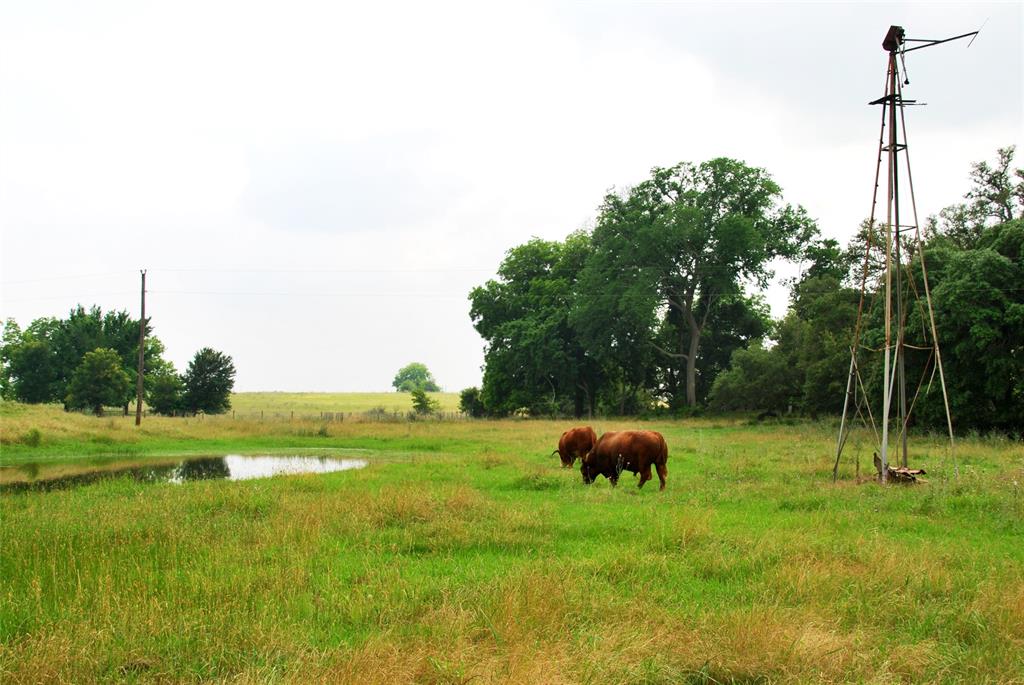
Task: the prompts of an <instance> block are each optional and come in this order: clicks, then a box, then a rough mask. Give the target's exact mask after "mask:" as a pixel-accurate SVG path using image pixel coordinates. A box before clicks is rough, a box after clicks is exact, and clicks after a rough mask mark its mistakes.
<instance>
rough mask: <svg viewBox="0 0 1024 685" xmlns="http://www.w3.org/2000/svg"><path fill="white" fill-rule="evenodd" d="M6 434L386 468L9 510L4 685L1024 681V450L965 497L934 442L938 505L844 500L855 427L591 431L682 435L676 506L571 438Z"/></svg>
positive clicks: (246, 429) (40, 499) (289, 432)
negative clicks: (581, 454)
mask: <svg viewBox="0 0 1024 685" xmlns="http://www.w3.org/2000/svg"><path fill="white" fill-rule="evenodd" d="M297 401H301V398H300V399H299V400H297ZM289 411H290V410H289ZM298 413H299V412H298V410H296V414H297V415H298ZM0 418H2V422H0V443H2V449H3V453H2V462H3V465H5V466H19V465H21V466H22V467H24V468H26V469H27V468H29V465H30V464H38V463H40V462H42V463H47V462H48V463H51V464H59V463H65V462H68V461H72V462H74V463H76V464H78V465H80V466H82V467H83V468H84V467H86V466H88V465H90V464H93V465H99V464H102V463H108V462H110V461H112V460H114V461H136V462H142V463H144V462H146V461H147V460H157V459H160V458H164V457H166V456H168V455H184V454H224V453H227V452H231V451H233V452H241V453H250V454H286V453H287V454H331V453H332V450H342V449H362V450H366V456H365V458H366V459H367V460H368V461H369V466H368V467H367V468H365V469H362V470H358V471H349V472H340V473H333V474H326V475H315V476H313V475H310V476H291V477H281V478H274V479H265V480H251V481H241V482H227V481H200V482H194V483H185V484H174V483H167V484H143V483H136V482H133V481H130V480H125V479H122V480H112V481H106V482H102V483H98V484H94V485H90V486H87V487H82V488H79V489H71V490H59V491H52V492H29V493H21V494H3V495H0V578H2V579H3V581H2V586H0V680H2V681H3V682H4V683H22V682H26V683H27V682H61V681H63V682H95V681H105V680H106V681H118V682H125V681H127V682H184V681H188V682H195V681H200V680H215V681H228V680H230V681H238V682H296V683H298V682H310V681H326V682H351V683H392V682H423V683H468V682H471V683H520V682H534V683H680V682H683V683H771V682H875V683H890V682H992V683H997V682H998V683H1006V682H1024V490H1022V489H1024V447H1022V445H1021V444H1020V443H1014V442H1008V441H1005V440H1001V439H998V438H988V439H986V438H967V439H964V440H962V441H961V442H960V443H959V445H958V449H957V455H956V456H957V459H958V462H959V465H960V477H959V478H958V479H953V478H952V474H951V471H952V463H951V460H950V457H949V455H947V454H946V453H945V451H944V450H943V448H942V446H941V445H942V443H941V440H940V439H938V438H937V439H934V440H933V439H918V440H916V441H915V442H914V443H913V444H914V445H916V449H915V450H914V452H913V453H912V460H913V465H916V466H922V467H924V468H925V469H927V470H928V471H929V474H928V478H929V483H928V484H926V485H921V486H916V487H909V488H908V487H899V486H891V487H885V488H883V487H881V486H879V485H877V484H875V483H871V482H863V483H857V482H856V481H855V480H854V478H853V473H854V465H853V463H851V461H850V460H849V459H848V460H847V461H846V462H845V463H844V465H843V469H842V478H841V481H840V483H839V484H837V485H834V484H832V482H831V477H830V475H831V474H830V470H831V454H832V450H833V449H834V442H833V441H834V438H835V435H834V426H833V425H832V424H831V423H795V424H793V425H752V424H750V423H748V422H747V421H746V420H744V419H692V420H685V421H650V422H640V421H633V420H611V419H598V420H594V421H592V422H590V423H591V424H592V425H593V426H594V428H595V429H597V431H598V433H601V432H603V431H606V430H614V429H625V428H643V429H651V430H658V431H661V432H662V433H663V434H664V435H665V438H666V440H667V442H668V446H669V460H668V488H667V490H666V491H664V492H658V490H657V487H656V486H652V485H651V484H650V483H649V484H648V485H647V486H646V487H645V488H644V489H643V490H640V491H638V490H637V489H636V488H635V487H634V486H633V483H634V482H635V481H633V479H632V478H631V477H629V476H628V474H626V475H624V476H623V478H622V481H621V483H620V486H619V487H618V488H616V489H613V488H611V487H609V485H608V483H607V481H605V480H604V479H603V478H602V479H600V480H599V481H598V482H597V483H596V484H594V485H593V486H590V487H585V486H584V485H583V484H582V482H581V478H580V473H579V470H578V469H577V468H574V469H572V470H569V469H564V470H563V469H561V468H560V467H559V463H558V458H557V457H554V456H551V451H552V450H553V449H554V448H555V443H556V442H557V440H558V436H559V434H560V433H561V431H562V430H563V429H564V428H565V427H567V426H569V425H572V423H573V422H571V421H546V420H545V421H541V420H531V421H515V420H507V421H452V422H436V421H429V422H389V423H376V422H360V421H345V422H335V423H330V424H326V423H322V422H319V421H316V420H306V419H303V420H299V419H296V420H291V419H280V420H263V421H260V420H253V419H242V418H236V419H231V418H230V416H228V417H223V416H221V417H205V418H203V419H198V418H193V419H180V418H179V419H169V418H147V420H145V421H144V423H143V426H142V427H141V429H136V428H135V427H134V425H132V419H131V417H129V418H122V417H109V418H100V419H97V418H94V417H91V416H83V415H79V414H64V413H63V412H61V411H60V410H59V408H55V407H27V406H23V405H15V404H9V403H8V404H3V405H0ZM855 453H859V454H860V459H861V468H862V470H866V469H867V468H869V464H870V458H871V453H870V446H869V445H868V443H867V441H866V439H865V436H862V435H857V434H854V436H853V439H852V442H851V444H850V446H849V447H848V448H847V454H848V455H850V458H851V459H852V457H853V455H854V454H855ZM577 465H578V464H577ZM655 483H656V481H655Z"/></svg>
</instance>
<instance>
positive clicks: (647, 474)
mask: <svg viewBox="0 0 1024 685" xmlns="http://www.w3.org/2000/svg"><path fill="white" fill-rule="evenodd" d="M651 478H652V476H651V465H650V464H648V465H647V466H645V467H643V468H642V469H640V484H639V485H637V487H638V488H642V487H643V486H644V483H646V482H647V481H649V480H650V479H651Z"/></svg>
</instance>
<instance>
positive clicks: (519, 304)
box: [469, 232, 601, 416]
mask: <svg viewBox="0 0 1024 685" xmlns="http://www.w3.org/2000/svg"><path fill="white" fill-rule="evenodd" d="M589 254H590V238H589V236H588V235H587V234H586V233H583V232H576V233H573V234H571V235H570V236H569V237H568V238H566V240H565V241H564V242H557V241H546V240H541V239H539V238H534V239H533V240H531V241H529V242H528V243H526V244H524V245H520V246H518V247H515V248H512V249H511V250H509V251H508V253H507V254H506V255H505V259H504V261H502V263H501V265H500V266H499V267H498V278H497V279H494V280H490V281H488V282H487V283H486V284H484V285H483V286H480V287H477V288H474V289H473V291H472V292H471V293H470V296H469V299H470V303H471V305H470V317H471V318H472V320H473V325H474V327H475V328H476V330H477V331H478V332H479V333H480V336H481V337H482V338H483V339H484V340H485V341H486V342H487V346H486V349H485V353H484V362H485V366H484V378H483V387H482V388H481V398H482V400H483V404H484V406H485V407H486V408H487V411H488V412H489V413H492V414H509V413H512V412H514V411H518V410H521V409H526V410H528V411H530V412H531V413H534V414H551V413H572V414H574V415H576V416H582V415H583V414H584V413H586V412H592V411H593V410H594V408H595V407H596V403H597V391H598V389H599V386H600V384H601V366H600V363H599V362H598V360H597V359H595V358H594V357H593V355H591V354H589V353H588V351H587V349H586V348H585V347H584V345H583V343H582V341H581V339H580V336H579V334H578V332H577V330H576V328H575V327H574V326H573V323H572V321H571V320H570V312H571V311H572V310H573V308H574V306H575V298H576V297H577V294H578V291H577V289H576V280H577V277H578V275H579V273H580V271H581V270H582V268H583V265H584V264H585V263H586V260H587V258H588V256H589Z"/></svg>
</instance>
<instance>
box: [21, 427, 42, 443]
mask: <svg viewBox="0 0 1024 685" xmlns="http://www.w3.org/2000/svg"><path fill="white" fill-rule="evenodd" d="M20 442H21V444H22V445H27V446H28V447H39V445H40V444H41V443H42V442H43V434H42V433H40V432H39V429H38V428H30V429H28V431H26V432H25V434H24V435H23V436H21V441H20Z"/></svg>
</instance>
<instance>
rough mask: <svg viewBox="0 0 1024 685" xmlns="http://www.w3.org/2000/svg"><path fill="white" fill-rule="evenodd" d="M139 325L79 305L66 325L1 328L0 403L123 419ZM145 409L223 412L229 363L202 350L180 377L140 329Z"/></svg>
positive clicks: (132, 386) (230, 380)
mask: <svg viewBox="0 0 1024 685" xmlns="http://www.w3.org/2000/svg"><path fill="white" fill-rule="evenodd" d="M139 327H140V322H139V320H138V319H133V318H132V317H131V316H130V315H129V314H128V313H127V312H125V311H109V312H106V313H104V312H103V311H102V310H101V309H100V308H99V307H96V306H93V307H91V308H89V309H86V308H85V307H83V306H81V305H78V306H77V307H75V308H74V309H72V310H71V311H70V312H69V314H68V316H67V318H65V319H57V318H53V317H45V318H39V319H36V320H34V321H33V322H32V323H31V324H30V325H29V326H28V327H27V328H25V329H24V330H22V328H21V327H20V326H19V325H18V323H17V322H16V321H15V320H14V319H7V321H6V322H5V323H4V330H3V338H2V341H0V396H2V397H3V399H5V400H15V401H19V402H26V403H34V404H35V403H52V402H59V403H62V404H63V405H64V408H65V409H87V410H89V411H92V412H94V413H95V414H97V415H102V413H103V410H104V407H121V408H122V409H123V412H124V413H125V414H127V413H128V407H129V405H130V404H131V402H132V401H134V400H135V393H136V384H137V379H138V355H139ZM145 332H146V335H145V342H144V344H143V369H144V371H143V386H144V396H145V402H146V403H147V404H148V405H149V407H150V408H151V409H152V410H153V411H156V412H158V413H161V414H169V415H171V414H178V413H190V414H195V413H198V412H205V413H221V412H224V411H227V410H228V409H229V408H230V406H231V404H230V395H231V390H232V388H233V387H234V378H235V367H234V364H233V362H232V360H231V357H229V356H227V355H226V354H224V353H222V352H218V351H216V350H213V349H210V348H208V347H205V348H203V349H201V350H199V351H198V352H196V354H195V356H194V357H193V358H192V360H191V361H190V362H189V365H188V368H187V369H186V370H185V372H184V373H182V374H179V373H178V372H177V370H176V369H175V368H174V365H173V364H172V363H171V362H170V361H168V360H166V359H164V358H163V354H164V345H163V343H162V342H161V341H160V339H159V338H157V337H156V336H154V335H153V334H152V327H151V325H150V321H149V319H147V320H146V322H145Z"/></svg>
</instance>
